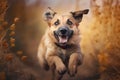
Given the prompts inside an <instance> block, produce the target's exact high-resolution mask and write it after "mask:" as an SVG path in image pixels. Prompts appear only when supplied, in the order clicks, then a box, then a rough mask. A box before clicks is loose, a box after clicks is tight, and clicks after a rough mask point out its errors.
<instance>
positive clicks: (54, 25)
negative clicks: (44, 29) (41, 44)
mask: <svg viewBox="0 0 120 80" xmlns="http://www.w3.org/2000/svg"><path fill="white" fill-rule="evenodd" d="M88 11H89V10H88V9H85V10H81V11H75V12H70V13H68V14H62V15H60V14H58V13H56V12H55V11H53V10H52V9H51V8H48V10H47V11H46V12H45V14H44V18H45V21H46V22H47V23H48V25H49V27H50V28H49V30H50V35H51V36H54V37H53V38H54V39H55V42H56V43H58V44H59V45H61V46H65V45H66V44H69V42H70V40H71V38H73V39H74V38H75V37H76V36H77V37H78V35H79V29H78V26H79V23H80V22H81V20H82V17H83V14H87V13H88ZM74 40H75V39H74Z"/></svg>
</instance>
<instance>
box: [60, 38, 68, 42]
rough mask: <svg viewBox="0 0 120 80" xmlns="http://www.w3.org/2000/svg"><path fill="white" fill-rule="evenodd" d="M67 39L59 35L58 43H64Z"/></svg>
mask: <svg viewBox="0 0 120 80" xmlns="http://www.w3.org/2000/svg"><path fill="white" fill-rule="evenodd" d="M67 41H68V39H67V37H66V38H62V37H59V42H60V43H66V42H67Z"/></svg>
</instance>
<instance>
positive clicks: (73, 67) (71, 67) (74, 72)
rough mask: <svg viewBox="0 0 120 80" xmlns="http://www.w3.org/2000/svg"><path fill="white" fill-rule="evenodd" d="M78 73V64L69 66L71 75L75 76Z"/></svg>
mask: <svg viewBox="0 0 120 80" xmlns="http://www.w3.org/2000/svg"><path fill="white" fill-rule="evenodd" d="M76 73H77V66H76V65H71V66H69V70H68V74H69V75H70V76H71V77H74V76H75V74H76Z"/></svg>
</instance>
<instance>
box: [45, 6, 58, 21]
mask: <svg viewBox="0 0 120 80" xmlns="http://www.w3.org/2000/svg"><path fill="white" fill-rule="evenodd" d="M55 14H56V12H55V11H54V10H53V9H51V8H50V7H48V9H47V11H46V12H45V13H44V15H43V16H44V20H45V21H47V22H48V23H50V21H51V20H52V19H53V17H54V16H55Z"/></svg>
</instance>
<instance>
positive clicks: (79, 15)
mask: <svg viewBox="0 0 120 80" xmlns="http://www.w3.org/2000/svg"><path fill="white" fill-rule="evenodd" d="M88 12H89V9H85V10H80V11H75V12H70V13H71V14H72V16H73V18H74V19H75V20H76V22H77V23H79V22H81V20H82V17H83V14H88Z"/></svg>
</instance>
